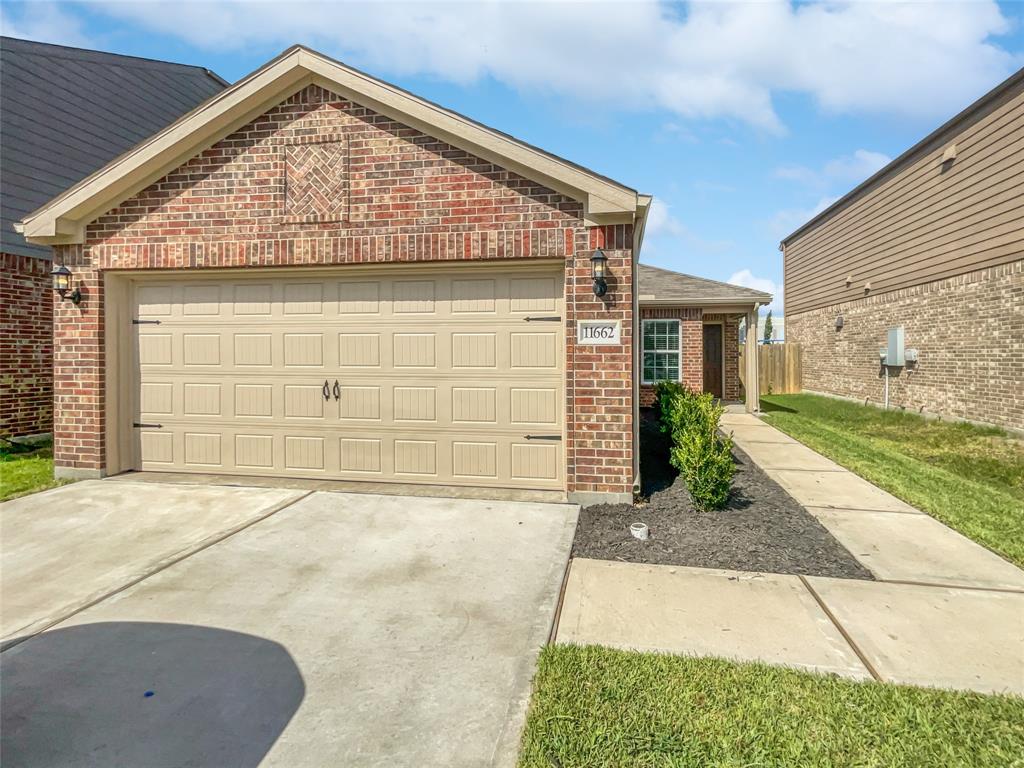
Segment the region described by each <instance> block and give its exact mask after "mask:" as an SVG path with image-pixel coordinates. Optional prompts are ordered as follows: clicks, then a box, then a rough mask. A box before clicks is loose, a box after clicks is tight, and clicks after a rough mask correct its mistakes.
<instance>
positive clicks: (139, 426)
mask: <svg viewBox="0 0 1024 768" xmlns="http://www.w3.org/2000/svg"><path fill="white" fill-rule="evenodd" d="M163 426H164V425H163V424H143V423H142V422H141V421H135V422H132V427H134V428H135V429H163Z"/></svg>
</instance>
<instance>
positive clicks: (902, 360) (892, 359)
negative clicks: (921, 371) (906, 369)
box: [885, 325, 907, 366]
mask: <svg viewBox="0 0 1024 768" xmlns="http://www.w3.org/2000/svg"><path fill="white" fill-rule="evenodd" d="M906 362H907V360H906V355H905V350H904V348H903V326H902V325H898V326H896V327H895V328H890V329H889V345H888V347H887V348H886V350H885V364H886V365H897V366H899V365H906Z"/></svg>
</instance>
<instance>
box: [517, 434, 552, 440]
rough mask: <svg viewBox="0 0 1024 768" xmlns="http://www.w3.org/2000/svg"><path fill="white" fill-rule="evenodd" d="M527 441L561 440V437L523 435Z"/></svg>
mask: <svg viewBox="0 0 1024 768" xmlns="http://www.w3.org/2000/svg"><path fill="white" fill-rule="evenodd" d="M523 437H525V438H526V439H527V440H561V439H562V436H561V435H523Z"/></svg>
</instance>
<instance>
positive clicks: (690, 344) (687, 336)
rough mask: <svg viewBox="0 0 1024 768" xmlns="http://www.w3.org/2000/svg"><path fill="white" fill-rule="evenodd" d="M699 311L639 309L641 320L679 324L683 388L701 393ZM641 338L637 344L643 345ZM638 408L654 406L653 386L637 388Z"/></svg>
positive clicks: (700, 312)
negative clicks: (677, 322)
mask: <svg viewBox="0 0 1024 768" xmlns="http://www.w3.org/2000/svg"><path fill="white" fill-rule="evenodd" d="M702 315H703V310H702V309H700V308H699V307H640V317H641V318H642V319H644V320H679V321H680V322H679V346H680V351H681V352H682V354H681V355H680V359H679V368H680V375H681V378H682V382H683V384H684V385H685V386H687V387H689V388H690V389H692V390H694V391H695V392H701V391H702V390H703V389H704V336H703V333H704V331H703V327H704V326H703V322H702V321H701V317H702ZM642 338H643V337H642V335H641V341H640V342H639V343H641V344H642V343H643V341H642ZM640 360H641V370H640V373H641V379H642V376H643V368H642V366H643V351H642V350H641V358H640ZM640 405H641V406H644V407H646V406H650V405H654V386H653V385H649V384H644V383H643V382H642V380H641V384H640Z"/></svg>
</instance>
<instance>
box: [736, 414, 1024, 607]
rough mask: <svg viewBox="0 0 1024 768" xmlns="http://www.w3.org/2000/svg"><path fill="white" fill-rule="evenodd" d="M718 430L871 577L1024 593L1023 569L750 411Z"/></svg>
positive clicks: (737, 416)
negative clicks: (834, 539)
mask: <svg viewBox="0 0 1024 768" xmlns="http://www.w3.org/2000/svg"><path fill="white" fill-rule="evenodd" d="M722 429H723V430H724V431H725V432H729V433H732V437H733V443H734V444H735V445H736V447H737V448H739V449H740V450H742V451H743V452H744V453H746V454H747V455H748V456H749V457H750V458H751V460H752V461H754V462H755V463H756V464H757V465H758V466H759V467H761V469H763V470H764V471H765V473H766V474H767V475H768V476H769V477H770V478H772V479H773V480H774V481H775V482H777V483H778V484H779V485H781V486H782V487H783V488H785V489H786V491H787V492H788V493H789V495H790V496H792V497H793V498H794V499H796V500H797V501H798V502H799V503H800V504H802V505H803V506H804V507H805V508H806V509H807V511H808V512H810V513H811V514H812V515H814V516H815V517H816V518H817V519H818V521H819V522H820V523H821V524H822V525H824V526H825V528H827V529H828V531H829V532H830V533H831V534H832V535H833V536H835V537H836V539H838V540H839V542H840V543H841V544H842V545H843V546H844V547H846V548H847V549H848V550H849V551H850V553H851V554H852V555H853V556H854V557H856V558H857V559H858V560H859V561H860V562H861V563H862V564H863V565H864V567H866V568H867V569H868V570H870V571H871V573H872V574H873V575H874V576H875V578H876V579H879V580H881V581H902V582H911V583H919V584H928V585H936V586H952V587H968V588H975V589H999V590H1002V589H1005V590H1014V591H1019V592H1024V571H1022V570H1021V569H1020V568H1018V567H1017V566H1015V565H1014V564H1013V563H1010V562H1007V561H1006V560H1004V559H1003V558H1001V557H999V555H996V554H995V553H993V552H991V551H989V550H988V549H985V548H984V547H982V546H981V545H979V544H975V543H974V542H973V541H971V540H970V539H968V538H967V537H965V536H963V535H961V534H959V533H957V532H956V531H954V530H953V529H952V528H949V527H947V526H946V525H943V524H942V523H940V522H939V521H938V520H936V519H935V518H933V517H929V516H928V515H926V514H925V513H923V512H921V511H920V510H918V509H915V508H914V507H912V506H910V505H909V504H907V503H906V502H904V501H901V500H900V499H897V498H896V497H895V496H893V495H892V494H890V493H886V492H885V491H883V490H882V489H881V488H878V487H876V486H874V485H872V484H871V483H869V482H868V481H867V480H864V479H863V478H861V477H858V476H857V475H855V474H853V473H852V472H850V471H849V470H847V469H844V468H843V467H841V466H839V465H838V464H836V463H835V462H833V461H830V460H829V459H826V458H825V457H824V456H822V455H821V454H819V453H816V452H815V451H813V450H811V449H810V448H808V447H807V446H806V445H803V444H802V443H798V442H797V441H796V440H794V439H793V438H791V437H789V436H788V435H786V434H784V433H782V432H780V431H779V430H777V429H775V427H772V426H770V425H768V424H765V423H764V422H763V421H761V420H760V419H758V418H757V417H756V416H753V415H751V414H748V413H726V414H725V415H724V416H723V417H722Z"/></svg>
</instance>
